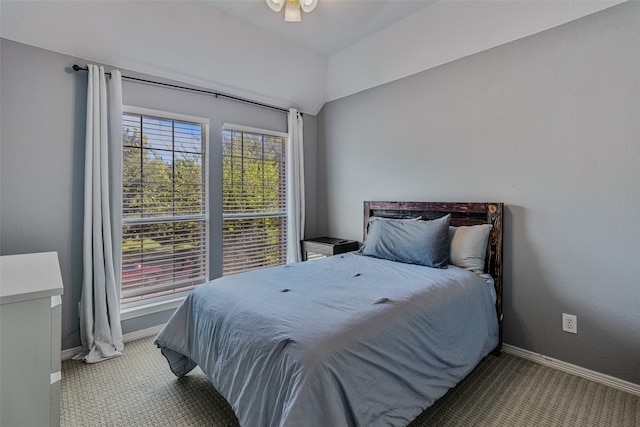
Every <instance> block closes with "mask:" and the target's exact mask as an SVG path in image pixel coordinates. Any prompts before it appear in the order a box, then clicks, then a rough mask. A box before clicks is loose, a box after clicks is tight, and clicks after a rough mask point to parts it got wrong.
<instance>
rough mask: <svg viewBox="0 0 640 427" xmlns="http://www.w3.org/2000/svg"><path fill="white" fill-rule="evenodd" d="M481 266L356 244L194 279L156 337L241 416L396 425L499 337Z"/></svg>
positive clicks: (179, 369)
mask: <svg viewBox="0 0 640 427" xmlns="http://www.w3.org/2000/svg"><path fill="white" fill-rule="evenodd" d="M494 304H495V291H494V289H493V286H492V285H491V284H490V283H487V280H486V279H485V278H483V277H482V276H480V275H478V274H475V273H472V272H469V271H467V270H463V269H461V268H458V267H455V266H452V265H450V266H449V267H448V268H447V269H435V268H430V267H424V266H418V265H411V264H403V263H398V262H393V261H387V260H383V259H377V258H371V257H367V256H363V255H359V254H355V253H350V254H344V255H339V256H334V257H329V258H324V259H320V260H314V261H309V262H303V263H297V264H291V265H287V266H279V267H273V268H268V269H263V270H256V271H252V272H247V273H242V274H237V275H234V276H226V277H223V278H220V279H217V280H214V281H211V282H209V283H206V284H204V285H201V286H200V287H198V288H196V289H195V290H194V291H193V292H192V293H191V294H190V295H189V296H188V297H187V298H186V299H185V301H184V302H183V303H182V305H181V306H180V307H179V308H178V309H177V310H176V312H175V313H174V315H173V317H172V318H171V320H170V321H169V322H168V323H167V324H166V326H165V327H164V328H163V329H162V331H161V332H160V333H159V334H158V336H157V337H156V340H155V344H156V345H157V346H158V347H159V348H160V349H161V350H162V353H163V354H164V355H165V357H167V360H168V361H169V364H170V368H171V369H172V371H173V372H174V373H175V374H176V375H178V376H182V375H185V374H187V373H188V372H189V371H190V370H191V369H193V368H194V367H195V366H196V365H199V366H200V368H201V369H202V370H203V372H204V373H205V374H206V375H207V376H208V377H209V378H210V379H211V381H212V383H213V385H214V386H215V388H216V389H217V390H218V391H219V392H220V393H221V394H222V395H223V396H224V397H225V399H226V400H227V401H228V402H229V403H230V404H231V406H232V408H233V410H234V411H235V413H236V414H237V416H238V419H239V421H240V425H242V426H247V427H258V426H292V427H293V426H295V427H303V426H313V427H317V426H332V427H334V426H335V427H337V426H382V425H384V426H388V425H392V426H406V425H407V424H408V423H409V422H411V421H412V420H414V419H415V418H416V417H417V416H418V415H419V414H420V413H421V412H422V411H424V409H426V408H427V407H429V406H430V405H431V404H433V402H434V401H435V400H436V399H438V398H439V397H441V396H442V395H444V394H445V393H446V391H447V390H449V389H450V388H451V387H453V386H455V385H456V384H457V383H458V382H459V381H460V380H461V379H462V378H464V377H465V376H466V375H467V374H468V373H469V372H471V370H472V369H473V368H474V367H475V366H476V365H477V363H478V362H479V361H480V360H481V359H482V358H483V357H484V356H485V355H487V354H488V353H489V352H490V351H491V350H492V349H493V348H495V346H496V345H497V343H498V324H497V319H496V312H495V305H494Z"/></svg>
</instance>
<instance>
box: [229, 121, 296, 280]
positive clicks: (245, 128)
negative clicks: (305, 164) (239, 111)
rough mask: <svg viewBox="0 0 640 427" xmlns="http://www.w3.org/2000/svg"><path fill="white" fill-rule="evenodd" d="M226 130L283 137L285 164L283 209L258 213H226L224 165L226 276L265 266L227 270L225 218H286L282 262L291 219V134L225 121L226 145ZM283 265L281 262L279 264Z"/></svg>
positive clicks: (284, 261)
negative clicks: (289, 194) (289, 197)
mask: <svg viewBox="0 0 640 427" xmlns="http://www.w3.org/2000/svg"><path fill="white" fill-rule="evenodd" d="M225 131H230V132H242V133H249V134H256V135H262V136H267V137H275V138H282V140H283V141H282V148H283V149H282V162H283V166H284V171H283V176H282V177H281V181H280V182H281V183H282V184H283V185H284V197H283V200H282V201H283V203H284V205H283V209H282V210H281V211H279V212H277V213H275V212H270V213H264V212H260V213H258V212H256V213H226V212H225V203H224V186H225V180H224V165H223V166H222V169H223V177H222V188H223V191H222V193H223V195H222V227H223V229H222V247H223V251H222V275H223V276H226V275H232V274H237V273H241V272H245V271H251V270H256V269H260V268H264V267H255V268H249V269H243V270H241V271H234V272H225V257H224V239H225V233H224V223H225V220H234V219H258V218H272V217H275V218H284V220H285V223H284V230H283V233H284V236H283V237H284V243H283V248H284V251H285V253H284V258H283V262H282V264H285V263H286V251H287V223H286V221H288V220H289V218H288V210H287V203H288V200H287V199H288V197H287V195H288V191H289V189H288V182H287V181H288V180H287V170H288V169H287V168H288V163H289V159H288V143H289V141H288V139H289V134H288V133H287V132H280V131H274V130H268V129H261V128H255V127H251V126H244V125H237V124H233V123H223V124H222V129H221V132H220V135H221V144H223V145H224V141H225V136H224V132H225ZM224 158H225V155H224V152H223V153H222V159H223V160H222V161H223V162H224ZM279 265H281V264H279Z"/></svg>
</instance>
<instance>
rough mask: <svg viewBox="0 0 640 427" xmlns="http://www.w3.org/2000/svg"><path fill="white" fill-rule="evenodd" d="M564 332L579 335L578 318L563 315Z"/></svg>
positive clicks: (571, 315)
mask: <svg viewBox="0 0 640 427" xmlns="http://www.w3.org/2000/svg"><path fill="white" fill-rule="evenodd" d="M562 330H563V331H564V332H570V333H572V334H577V333H578V317H577V316H575V315H573V314H567V313H562Z"/></svg>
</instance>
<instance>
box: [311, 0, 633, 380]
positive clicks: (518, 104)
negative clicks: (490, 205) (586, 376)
mask: <svg viewBox="0 0 640 427" xmlns="http://www.w3.org/2000/svg"><path fill="white" fill-rule="evenodd" d="M425 43H437V40H425ZM317 161H318V164H317V171H318V175H317V181H318V193H317V194H318V200H317V203H318V207H319V210H318V229H319V231H320V232H321V233H326V234H328V235H333V236H339V237H342V238H354V239H356V238H357V239H362V202H363V201H364V200H433V201H502V202H505V203H506V213H505V232H506V235H505V242H504V243H505V264H506V265H505V290H504V304H505V320H504V339H505V342H506V343H508V344H512V345H515V346H518V347H521V348H524V349H527V350H530V351H533V352H536V353H541V354H544V355H547V356H550V357H553V358H556V359H560V360H562V361H566V362H569V363H572V364H575V365H578V366H582V367H584V368H587V369H591V370H594V371H597V372H601V373H605V374H609V375H612V376H614V377H617V378H620V379H623V380H627V381H630V382H632V383H635V384H640V309H639V307H640V286H639V284H640V263H639V262H638V255H639V254H640V244H639V243H638V242H640V3H638V2H629V3H625V4H622V5H619V6H616V7H614V8H611V9H608V10H605V11H603V12H600V13H597V14H595V15H591V16H588V17H585V18H582V19H580V20H578V21H574V22H571V23H568V24H566V25H563V26H561V27H557V28H555V29H552V30H549V31H546V32H543V33H540V34H537V35H534V36H531V37H528V38H525V39H522V40H519V41H515V42H512V43H510V44H507V45H504V46H500V47H497V48H494V49H491V50H488V51H485V52H482V53H479V54H476V55H473V56H471V57H467V58H464V59H461V60H458V61H455V62H453V63H449V64H446V65H443V66H440V67H438V68H435V69H432V70H428V71H425V72H422V73H420V74H417V75H414V76H411V77H408V78H405V79H402V80H400V81H396V82H393V83H390V84H386V85H384V86H381V87H378V88H374V89H371V90H368V91H366V92H362V93H359V94H356V95H353V96H350V97H347V98H343V99H340V100H337V101H334V102H331V103H328V104H326V105H325V106H324V108H323V110H322V111H321V112H320V114H319V115H318V151H317ZM562 312H565V313H570V314H575V315H577V316H578V334H577V335H572V334H568V333H564V332H562V331H561V313H562Z"/></svg>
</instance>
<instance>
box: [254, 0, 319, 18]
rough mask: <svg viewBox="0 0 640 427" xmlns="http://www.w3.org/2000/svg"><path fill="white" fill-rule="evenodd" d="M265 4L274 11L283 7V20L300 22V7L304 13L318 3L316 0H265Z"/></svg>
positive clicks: (278, 10)
mask: <svg viewBox="0 0 640 427" xmlns="http://www.w3.org/2000/svg"><path fill="white" fill-rule="evenodd" d="M265 1H266V2H267V5H268V6H269V8H270V9H271V10H273V11H274V12H280V11H281V10H282V6H284V5H285V3H286V5H287V6H286V7H285V8H284V20H285V22H300V21H302V14H301V13H300V9H302V10H303V11H304V12H305V13H309V12H311V11H312V10H313V9H315V8H316V6H317V5H318V0H265Z"/></svg>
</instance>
